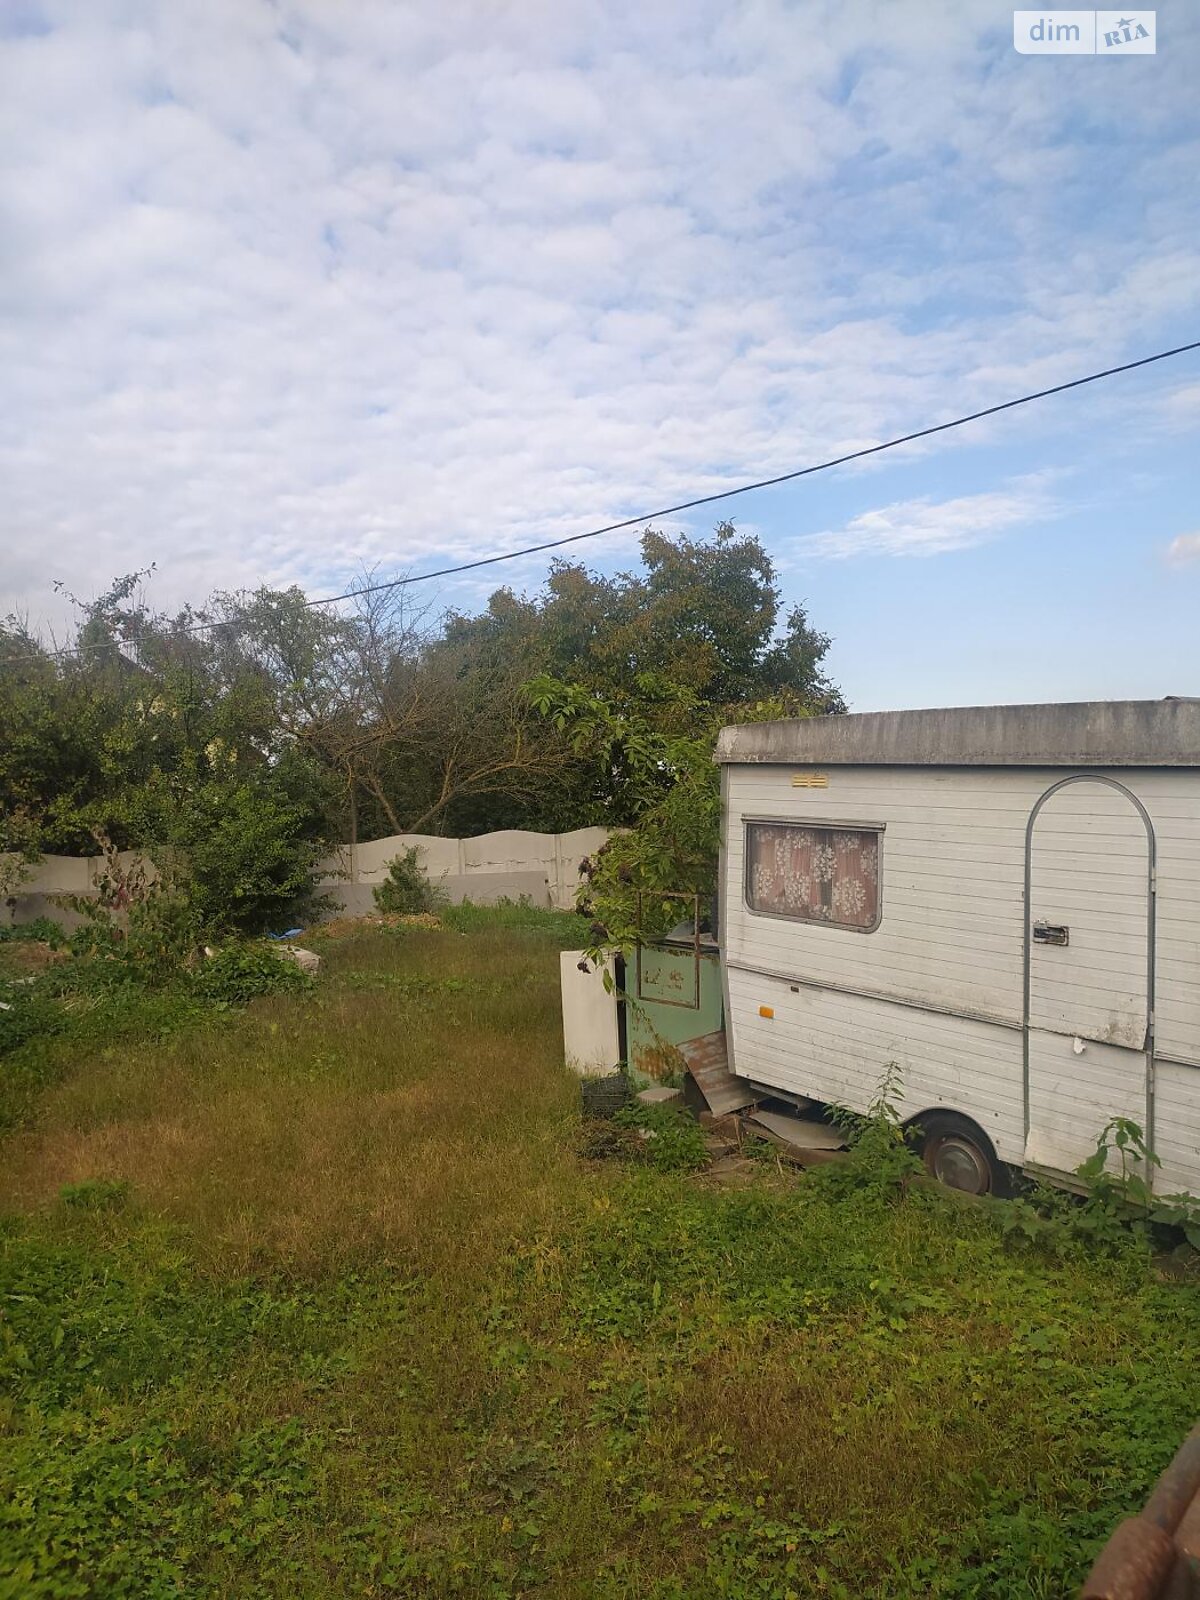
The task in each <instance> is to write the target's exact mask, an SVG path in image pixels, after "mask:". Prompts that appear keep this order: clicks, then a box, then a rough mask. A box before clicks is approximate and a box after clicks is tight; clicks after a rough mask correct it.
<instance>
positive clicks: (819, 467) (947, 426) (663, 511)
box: [0, 339, 1200, 665]
mask: <svg viewBox="0 0 1200 1600" xmlns="http://www.w3.org/2000/svg"><path fill="white" fill-rule="evenodd" d="M1192 350H1200V339H1194V340H1192V341H1191V342H1190V343H1189V344H1180V345H1175V346H1174V347H1173V348H1172V349H1170V350H1159V351H1157V352H1156V353H1155V354H1154V355H1150V356H1141V357H1139V359H1138V360H1137V361H1125V362H1122V364H1121V365H1120V366H1117V367H1105V368H1104V369H1103V370H1102V371H1100V372H1089V373H1088V374H1087V375H1086V376H1085V377H1082V378H1072V379H1070V380H1069V382H1067V383H1056V384H1053V385H1051V387H1050V388H1048V389H1034V390H1032V391H1031V392H1030V393H1029V394H1023V395H1018V396H1017V398H1016V399H1014V400H1002V401H1000V403H999V404H998V405H994V406H984V407H983V408H982V409H981V410H979V411H969V412H967V413H966V415H965V416H961V417H954V418H953V419H952V420H951V421H949V422H935V423H932V424H931V425H930V426H929V427H926V428H917V429H915V430H914V431H913V432H912V433H903V434H900V435H899V436H898V437H897V438H895V439H886V440H885V441H884V442H883V443H882V444H870V445H865V446H864V447H863V448H862V449H861V450H850V451H848V452H847V453H846V454H845V455H840V456H831V457H830V458H829V459H828V460H827V461H818V462H815V463H814V464H813V465H812V466H808V467H796V468H795V469H794V470H793V471H791V472H781V473H779V474H778V475H777V476H776V477H773V478H758V479H756V480H755V481H754V482H753V483H740V484H737V485H735V486H734V487H733V488H732V489H719V490H717V491H716V492H715V493H714V494H704V495H698V496H697V497H696V498H694V499H692V500H681V501H680V502H679V503H678V504H677V505H672V506H662V507H660V508H659V509H658V510H657V511H643V512H640V513H639V514H638V515H637V516H635V517H625V518H623V519H622V520H621V521H620V522H606V523H605V524H604V525H603V527H599V528H589V529H588V530H587V531H586V532H584V533H572V534H568V535H567V536H566V537H565V538H562V539H547V540H545V541H544V542H543V543H541V544H531V545H526V546H525V547H524V548H523V549H521V550H506V551H504V552H502V553H501V554H499V555H494V556H480V557H479V558H478V560H475V561H463V562H460V563H459V564H458V565H456V566H452V567H439V568H437V569H436V571H433V572H417V573H409V574H406V575H405V576H404V577H400V578H389V579H386V580H385V581H384V582H382V583H368V584H363V585H361V586H360V587H359V588H356V589H346V590H344V591H343V592H342V593H341V594H330V595H323V596H322V597H321V598H319V599H315V600H309V599H305V602H304V604H305V605H306V606H308V607H312V606H331V605H336V604H337V603H338V602H339V601H341V600H357V599H360V598H361V597H363V596H365V595H370V594H380V593H383V592H385V591H388V590H391V589H404V588H408V587H409V586H410V585H412V584H415V583H429V582H431V581H432V580H433V579H434V578H449V577H454V576H456V575H457V574H458V573H460V572H474V571H477V570H478V569H479V568H480V567H492V566H496V565H497V564H498V563H499V562H502V561H518V560H520V559H521V558H522V557H523V556H533V555H540V554H542V553H543V552H544V551H546V550H561V549H563V548H564V547H565V546H566V545H571V544H579V543H581V542H582V541H583V540H585V539H598V538H600V537H601V536H602V535H603V534H606V533H620V532H622V531H623V530H624V529H626V528H635V527H637V526H638V525H639V524H640V523H646V522H654V521H656V520H657V519H658V518H660V517H672V516H677V515H678V514H679V513H680V512H681V511H694V510H696V508H697V507H699V506H711V505H716V504H717V503H718V502H719V501H722V500H732V499H734V498H735V497H736V496H737V495H742V494H752V493H753V492H754V491H755V490H757V489H773V488H775V487H776V486H777V485H778V484H781V483H794V482H795V481H796V480H797V479H798V478H808V477H811V476H812V475H813V474H814V473H817V472H828V471H830V470H831V469H832V468H833V467H844V466H846V465H848V463H850V462H851V461H863V460H865V459H866V458H867V457H868V456H877V455H881V454H882V453H883V451H885V450H895V449H897V448H898V447H899V446H900V445H903V444H913V443H915V442H916V441H917V440H918V439H929V438H932V437H933V435H934V434H938V433H949V432H950V431H951V429H953V428H962V427H965V426H966V424H967V423H968V422H979V421H980V420H981V419H982V418H984V417H994V416H998V415H999V414H1000V413H1001V412H1002V411H1013V410H1015V409H1016V408H1017V407H1018V406H1027V405H1031V404H1032V403H1033V401H1035V400H1045V399H1048V398H1049V396H1051V395H1055V394H1065V393H1066V392H1067V391H1068V390H1069V389H1081V388H1083V387H1084V386H1085V385H1086V384H1089V383H1099V382H1100V381H1101V380H1102V379H1104V378H1115V377H1117V376H1118V375H1119V374H1120V373H1122V372H1134V371H1136V369H1137V368H1138V367H1149V366H1153V365H1154V363H1155V362H1157V361H1169V360H1170V359H1171V358H1172V357H1173V356H1181V355H1186V354H1187V353H1188V352H1189V351H1192ZM240 620H241V618H239V617H234V618H229V619H227V620H223V621H220V622H205V623H200V624H198V625H197V626H196V627H194V628H183V629H180V632H179V634H178V635H175V637H180V636H188V635H198V634H201V633H211V632H212V631H213V630H214V629H216V628H230V627H236V626H237V623H238V622H239V621H240ZM112 648H113V646H112V645H110V644H104V645H92V646H88V647H84V648H81V649H69V648H68V649H64V650H54V651H47V652H45V653H44V654H43V655H28V656H9V657H7V663H8V664H9V665H11V664H14V663H16V662H20V661H36V660H46V659H49V660H57V659H59V658H61V657H63V656H79V655H84V654H88V653H91V652H93V651H99V650H110V649H112ZM3 659H4V658H0V660H3Z"/></svg>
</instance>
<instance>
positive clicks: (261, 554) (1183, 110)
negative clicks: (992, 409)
mask: <svg viewBox="0 0 1200 1600" xmlns="http://www.w3.org/2000/svg"><path fill="white" fill-rule="evenodd" d="M1158 39H1159V42H1158V53H1157V55H1154V56H1142V57H1137V58H1127V59H1122V60H1112V59H1105V58H1095V57H1055V56H1047V57H1042V56H1023V55H1018V54H1017V53H1016V52H1015V51H1014V49H1013V45H1012V12H1011V9H1005V8H1004V7H1002V6H1000V5H998V4H995V3H993V0H986V3H984V0H963V3H960V4H957V5H955V6H953V7H941V6H938V7H935V6H933V5H932V4H928V3H924V0H921V3H917V0H912V3H908V0H887V3H883V0H879V3H853V4H845V3H843V4H832V3H830V4H824V3H820V4H816V3H807V4H794V5H784V4H778V3H773V0H748V3H745V4H705V3H704V0H690V3H689V4H687V5H682V4H680V5H675V4H671V3H656V4H655V5H653V6H647V5H645V4H644V3H643V4H624V3H622V4H616V3H604V4H600V3H590V0H578V3H575V4H572V5H570V6H563V5H561V4H560V3H552V0H522V3H521V4H519V5H512V6H508V7H497V6H496V5H494V4H492V3H486V4H485V3H478V4H474V3H472V0H465V3H463V4H461V5H455V6H444V5H438V6H435V5H432V4H423V3H410V4H404V5H401V4H394V5H385V4H380V3H377V0H370V3H368V0H338V3H337V4H334V3H333V0H303V3H290V0H276V3H268V0H205V3H203V4H201V3H200V0H180V3H177V4H173V5H171V6H162V5H159V4H150V3H144V0H90V3H89V4H88V5H87V6H81V5H79V4H77V3H71V4H65V3H64V4H54V3H42V0H9V3H8V4H7V6H5V7H2V8H0V206H2V210H0V246H2V255H0V472H2V473H3V481H4V484H5V493H4V496H3V500H2V502H0V546H2V548H3V551H4V560H3V563H2V567H0V610H8V609H11V608H17V609H19V610H21V611H24V612H26V613H28V614H29V615H30V616H31V618H33V619H34V620H35V621H36V620H38V619H45V620H46V621H47V622H49V623H51V624H52V625H54V626H58V627H61V625H62V621H63V613H62V611H61V609H59V607H60V605H61V602H58V601H57V600H56V599H55V596H54V595H53V593H52V590H51V580H52V579H54V578H60V579H62V580H64V581H65V582H66V583H67V585H68V586H69V587H70V588H72V589H73V590H75V591H76V592H83V593H88V592H93V591H95V590H97V589H99V588H101V587H102V586H103V585H104V584H105V583H106V582H107V580H108V579H109V578H110V577H112V576H113V575H115V574H117V573H120V572H124V571H127V570H130V569H132V568H134V567H140V566H145V565H147V564H149V562H151V561H155V562H157V563H158V576H157V577H156V579H155V581H154V584H153V586H152V589H151V594H152V596H153V597H155V598H157V599H159V600H160V601H161V602H162V603H164V604H173V603H176V602H180V601H182V600H184V599H189V598H190V599H197V598H200V597H202V596H203V595H204V594H205V593H207V592H208V591H209V590H210V589H212V588H214V587H227V588H236V587H239V586H242V585H249V584H253V583H257V582H260V581H266V582H269V583H272V584H280V585H282V584H286V583H291V582H297V583H301V584H303V585H304V586H305V587H306V588H307V589H309V590H310V591H311V592H328V591H330V590H332V589H336V588H337V587H339V586H340V585H341V584H342V583H343V582H344V581H345V580H346V579H347V578H350V577H352V576H354V575H355V574H356V573H357V572H358V571H360V570H361V568H362V567H363V566H368V567H376V568H378V569H379V570H380V571H381V572H384V573H388V574H390V573H392V572H396V571H401V570H407V571H420V570H422V569H427V568H432V567H435V566H440V565H444V564H446V563H447V562H448V561H451V560H454V559H469V558H470V557H471V556H474V555H478V554H482V553H491V552H493V551H500V550H506V549H515V548H518V547H519V546H520V545H522V544H524V543H531V542H534V541H536V540H541V539H546V538H553V537H556V536H561V535H564V534H568V533H573V532H577V531H580V530H581V529H584V528H586V527H589V526H592V525H595V524H597V523H599V522H603V521H607V520H611V519H615V518H618V517H621V516H626V515H630V514H632V513H634V512H637V511H639V510H641V509H644V508H651V507H654V506H657V505H662V504H669V503H671V502H673V501H676V500H680V499H684V498H688V497H690V496H691V495H694V494H703V493H706V492H713V491H715V490H717V489H719V488H721V487H723V486H724V485H727V484H730V483H734V482H738V481H741V480H744V479H748V478H755V477H760V476H768V475H770V474H773V473H777V472H781V471H787V470H788V469H790V468H792V467H795V466H799V465H803V464H805V463H807V462H810V461H814V460H818V459H821V458H822V457H825V456H828V455H834V454H839V453H842V452H843V451H846V450H850V449H854V448H856V447H860V446H862V445H864V444H868V443H871V442H874V441H876V440H879V439H882V438H886V437H888V436H890V435H893V434H896V433H903V432H906V431H908V430H910V429H912V428H917V427H921V426H923V425H926V424H928V423H931V422H936V421H940V420H944V419H946V418H948V417H951V416H954V415H956V414H958V413H959V412H962V411H969V410H974V409H977V408H979V407H981V406H985V405H989V404H993V403H995V402H997V401H1000V400H1003V399H1006V398H1008V397H1010V396H1012V395H1015V394H1018V393H1021V392H1023V391H1025V390H1028V389H1032V388H1040V387H1042V386H1045V385H1048V384H1052V383H1056V382H1060V381H1063V380H1065V379H1068V378H1071V377H1074V376H1077V375H1080V374H1082V373H1084V372H1087V371H1089V370H1092V369H1094V368H1097V367H1101V366H1107V365H1110V364H1113V363H1115V362H1119V361H1122V360H1128V359H1132V358H1135V357H1137V356H1139V355H1142V354H1145V353H1148V352H1149V351H1151V350H1154V349H1158V348H1161V347H1163V346H1166V345H1170V344H1178V343H1183V342H1185V341H1186V340H1189V339H1193V338H1197V337H1200V180H1198V179H1197V173H1200V100H1198V99H1197V96H1196V95H1195V92H1194V84H1195V82H1196V78H1197V74H1198V72H1200V10H1198V9H1197V8H1196V7H1194V6H1191V5H1184V4H1182V3H1180V0H1174V3H1173V4H1170V5H1167V6H1160V7H1159V8H1158ZM1198 433H1200V355H1197V356H1191V357H1183V358H1180V359H1179V360H1177V361H1175V362H1172V363H1166V364H1163V365H1160V366H1158V367H1155V368H1151V369H1149V370H1148V371H1146V372H1143V373H1138V374H1133V375H1130V376H1126V377H1122V378H1118V379H1115V380H1112V381H1111V382H1110V383H1108V384H1105V385H1102V386H1096V387H1094V388H1091V389H1088V390H1084V391H1080V392H1077V393H1075V394H1069V395H1065V396H1061V397H1058V398H1055V399H1051V400H1048V401H1045V402H1042V403H1040V404H1038V405H1037V406H1034V407H1030V408H1028V409H1027V410H1025V411H1022V412H1019V413H1016V414H1012V415H1009V416H1006V417H1004V418H998V419H993V420H990V421H988V422H985V423H981V424H976V425H972V426H971V427H970V428H969V429H964V430H962V431H960V432H958V433H955V434H952V435H948V436H944V437H942V438H941V439H939V440H935V441H929V442H927V443H926V444H924V445H922V446H918V447H913V448H909V449H905V450H903V451H897V452H895V453H893V454H889V455H887V456H885V457H882V458H879V459H877V460H875V461H873V462H870V463H866V464H863V465H861V466H859V467H857V468H854V469H845V470H841V471H838V472H835V473H831V474H828V475H824V476H821V477H818V478H815V479H809V480H805V481H803V482H801V483H799V484H796V485H793V486H791V487H785V488H781V489H777V490H772V491H766V492H763V493H760V494H755V495H751V496H747V497H745V498H744V499H741V500H738V501H734V502H731V504H730V505H729V507H728V508H727V513H726V514H729V515H733V516H734V517H735V518H736V519H737V520H738V522H739V523H740V524H741V525H742V526H743V527H746V528H753V529H754V530H755V531H756V532H758V533H759V534H760V535H761V537H762V538H763V540H764V542H765V543H766V544H767V546H768V548H769V549H770V550H771V552H772V554H773V555H774V556H775V558H776V560H777V561H778V563H779V567H780V570H781V573H782V575H783V579H784V585H785V589H786V591H787V594H788V596H789V597H790V598H792V599H797V600H799V599H803V600H804V601H805V602H806V603H807V604H808V606H809V608H810V612H811V615H812V618H813V620H814V621H815V622H816V623H817V625H818V626H820V627H822V628H825V629H826V630H828V631H829V632H831V633H832V634H833V635H834V636H835V645H834V649H833V652H832V654H831V658H830V659H831V665H832V667H833V670H834V673H835V675H836V676H837V677H838V679H839V680H840V681H841V683H842V684H843V686H844V688H845V689H846V692H847V695H848V697H849V699H850V700H851V702H852V704H853V705H854V706H855V707H857V708H859V709H873V708H880V707H890V706H902V705H929V704H939V703H941V704H956V703H969V702H973V701H979V702H991V701H1000V700H1006V699H1042V698H1045V699H1062V698H1089V697H1093V696H1094V697H1109V696H1121V695H1147V696H1155V695H1160V694H1167V693H1181V694H1187V693H1200V653H1198V651H1197V628H1196V615H1197V611H1198V608H1200V496H1198V494H1197V489H1198V487H1200V472H1198V471H1197V464H1196V450H1197V442H1198V439H1197V436H1198ZM718 514H719V513H714V514H713V516H711V517H709V516H696V517H694V518H692V519H691V520H689V521H687V522H686V523H680V522H676V523H674V524H668V526H680V527H683V526H686V527H688V528H689V529H691V530H692V531H696V530H698V529H702V528H704V527H707V526H710V525H711V523H712V522H713V521H714V520H715V518H716V515H718ZM579 553H580V554H582V555H583V556H584V557H585V558H586V559H587V560H588V561H589V562H591V563H592V564H593V565H596V566H598V567H602V568H605V569H613V568H615V567H620V566H624V565H628V564H630V562H631V561H632V560H633V559H634V557H635V553H636V535H628V536H619V537H616V538H613V539H609V540H598V541H596V542H595V543H593V544H590V545H585V546H582V547H579ZM545 570H546V559H545V558H537V559H525V560H521V561H517V562H514V563H512V565H511V567H509V568H508V569H499V571H497V570H496V569H493V570H491V571H489V572H486V573H484V574H482V575H480V576H479V577H478V578H475V579H470V580H464V581H461V582H459V583H456V584H453V585H450V584H442V585H439V586H434V588H433V592H432V593H431V594H430V595H429V596H428V598H430V599H433V600H434V601H435V603H436V605H437V606H439V607H440V606H446V605H456V606H459V607H462V608H466V609H471V608H474V607H476V606H478V605H479V604H481V603H482V602H483V600H484V599H485V598H486V595H487V593H488V591H489V589H490V588H491V587H493V586H495V584H497V583H498V582H500V581H501V580H502V577H503V578H505V579H507V581H509V582H511V583H512V584H513V585H514V586H515V587H517V588H520V589H532V588H536V587H537V585H538V584H539V582H540V581H541V578H542V577H543V576H544V573H545Z"/></svg>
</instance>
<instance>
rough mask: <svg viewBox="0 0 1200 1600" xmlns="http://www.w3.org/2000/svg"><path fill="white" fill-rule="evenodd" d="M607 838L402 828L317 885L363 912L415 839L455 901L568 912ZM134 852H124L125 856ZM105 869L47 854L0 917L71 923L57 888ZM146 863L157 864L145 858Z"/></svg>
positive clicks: (329, 862) (333, 866)
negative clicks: (524, 902)
mask: <svg viewBox="0 0 1200 1600" xmlns="http://www.w3.org/2000/svg"><path fill="white" fill-rule="evenodd" d="M607 837H608V833H607V831H606V830H605V829H604V828H576V829H575V831H574V832H573V833H528V832H525V831H524V830H521V829H508V830H506V831H504V832H502V833H484V834H480V835H479V837H478V838H475V839H440V838H437V837H435V836H434V835H432V834H421V833H398V834H393V835H392V836H391V838H388V839H373V840H371V842H370V843H369V844H359V845H343V846H342V848H341V849H340V850H336V851H334V853H333V854H332V855H330V856H326V857H325V859H324V860H323V861H320V862H318V863H317V870H316V880H317V887H318V888H319V889H320V891H321V893H322V894H325V895H328V896H329V898H330V899H331V900H332V901H333V903H334V905H335V906H336V907H337V908H338V910H339V911H340V912H342V913H343V914H348V915H350V916H363V915H365V914H366V913H367V912H370V911H373V910H374V909H375V902H374V898H373V895H372V892H371V891H372V889H373V888H374V886H375V885H376V884H377V883H382V882H383V880H384V879H385V878H386V877H387V869H388V863H389V862H390V861H391V860H392V859H393V858H394V857H395V856H398V855H400V854H401V852H402V851H404V850H406V849H407V848H408V847H409V846H410V845H416V847H417V849H418V850H419V851H420V855H419V857H418V861H419V863H420V865H421V867H422V868H423V869H424V871H425V873H426V875H427V876H428V877H429V879H430V880H431V882H433V883H435V884H437V885H439V886H440V888H441V889H442V890H443V892H444V893H445V894H446V895H447V896H448V898H449V899H450V900H451V901H454V902H455V903H457V902H458V901H461V900H474V901H476V902H477V903H478V904H480V905H491V904H494V903H495V902H496V901H497V900H517V899H520V898H521V897H522V896H527V897H528V898H529V899H530V900H531V901H532V902H533V904H534V905H538V906H553V907H555V908H557V909H558V910H560V911H569V910H570V909H571V908H572V907H573V906H574V904H575V890H576V888H577V887H578V885H579V863H580V861H582V860H583V858H584V857H585V856H587V855H591V854H592V853H593V852H594V851H596V850H598V849H599V848H600V846H601V845H602V844H603V843H604V841H605V839H606V838H607ZM133 859H135V857H134V856H133V854H132V853H131V852H125V853H124V854H123V855H122V857H121V860H122V862H123V863H124V864H128V863H129V862H130V861H131V860H133ZM103 870H104V857H103V856H43V857H42V858H41V860H40V861H38V862H37V863H36V864H35V865H34V866H32V867H31V868H29V870H28V872H27V873H26V875H25V876H24V877H23V878H22V879H21V881H20V882H19V883H18V884H16V885H15V887H14V888H13V890H12V892H11V893H10V895H9V896H8V898H7V900H0V923H24V922H32V921H33V920H34V918H35V917H51V918H52V919H53V920H54V921H55V922H60V923H62V924H63V926H64V927H67V928H68V929H70V928H72V927H74V926H75V925H76V924H77V923H78V922H79V921H80V918H79V917H77V916H76V915H75V913H74V912H70V911H64V910H63V909H62V907H60V906H58V905H57V904H56V903H55V899H54V897H55V896H56V895H63V894H70V895H93V894H95V892H96V883H97V880H98V879H99V877H100V874H101V873H102V872H103ZM147 870H148V871H149V872H151V873H152V872H153V869H152V868H151V867H150V866H149V864H147Z"/></svg>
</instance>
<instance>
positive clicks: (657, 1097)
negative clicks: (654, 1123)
mask: <svg viewBox="0 0 1200 1600" xmlns="http://www.w3.org/2000/svg"><path fill="white" fill-rule="evenodd" d="M636 1099H637V1100H638V1101H639V1102H640V1103H641V1104H642V1105H644V1106H670V1105H677V1106H680V1107H682V1105H683V1090H682V1089H671V1088H668V1086H667V1085H666V1084H665V1083H658V1084H655V1085H654V1087H653V1088H652V1089H639V1090H638V1093H637V1096H636Z"/></svg>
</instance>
